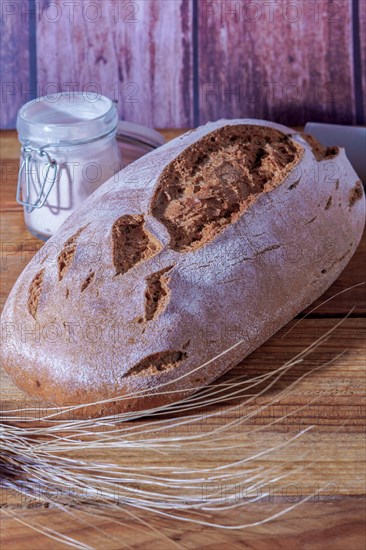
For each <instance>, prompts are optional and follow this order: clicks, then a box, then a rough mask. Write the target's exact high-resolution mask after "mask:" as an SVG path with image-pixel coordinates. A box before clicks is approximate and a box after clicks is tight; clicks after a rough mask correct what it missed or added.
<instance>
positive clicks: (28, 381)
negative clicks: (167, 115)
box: [2, 119, 365, 414]
mask: <svg viewBox="0 0 366 550" xmlns="http://www.w3.org/2000/svg"><path fill="white" fill-rule="evenodd" d="M364 222H365V200H364V192H363V188H362V185H361V182H360V181H359V179H358V177H357V175H356V173H355V172H354V170H353V168H352V166H351V165H350V163H349V161H348V160H347V158H346V156H345V153H344V150H342V149H338V148H336V147H333V148H324V147H322V146H321V145H320V144H319V143H318V142H316V141H315V140H314V139H312V138H311V137H310V136H306V135H304V134H301V133H296V132H294V131H293V130H291V129H289V128H286V127H284V126H280V125H277V124H273V123H269V122H264V121H260V120H242V119H240V120H221V121H218V122H215V123H209V124H207V125H205V126H202V127H200V128H198V129H196V130H194V131H191V132H188V133H186V134H185V135H183V136H181V137H179V138H176V139H175V140H173V141H171V142H169V143H167V144H166V145H164V146H162V147H160V148H159V149H157V150H156V151H154V152H152V153H150V154H148V155H146V156H145V157H142V158H141V159H139V160H138V161H136V162H135V163H133V164H132V165H130V166H128V167H127V168H125V169H124V170H122V171H121V172H120V173H119V174H118V175H117V176H116V177H115V178H112V179H110V180H109V181H108V182H107V183H106V184H104V185H103V186H102V187H100V188H99V189H98V190H97V191H96V192H95V193H94V194H93V195H92V196H91V197H89V198H88V199H87V200H86V202H85V203H84V204H83V205H82V206H81V208H80V209H79V210H78V211H77V212H76V213H75V214H73V215H72V216H71V217H70V218H69V219H68V220H67V221H66V222H65V223H64V224H63V226H62V227H61V229H60V230H59V231H58V232H57V234H56V235H54V236H53V237H52V238H51V239H50V240H49V241H48V242H47V243H46V244H45V245H44V247H43V248H42V249H41V250H40V251H39V252H38V253H37V254H36V256H35V257H34V258H33V259H32V261H31V262H30V263H29V265H28V266H27V267H26V269H25V270H24V272H23V273H22V274H21V276H20V277H19V279H18V281H17V283H16V284H15V286H14V288H13V290H12V292H11V294H10V296H9V298H8V301H7V303H6V305H5V308H4V312H3V318H2V329H3V350H2V356H3V364H4V367H5V369H6V370H7V372H8V373H9V374H10V375H11V376H12V378H13V379H14V381H15V382H16V384H17V385H18V386H19V387H21V388H22V389H24V390H25V391H26V392H28V393H29V394H31V395H32V396H35V397H37V398H40V399H42V400H44V401H46V402H47V403H54V404H57V405H72V404H81V403H89V402H100V403H99V405H98V406H94V407H93V408H92V409H90V411H91V412H90V414H110V413H116V412H125V411H130V410H140V409H149V408H151V407H155V406H159V405H163V404H166V403H169V402H172V401H176V400H179V399H182V398H183V397H185V396H187V395H189V394H192V393H193V392H195V391H197V390H198V389H199V388H202V387H203V386H205V385H206V384H208V383H210V382H212V381H213V380H214V379H216V378H217V377H218V376H220V375H221V374H223V373H224V372H225V371H227V370H228V369H230V368H231V367H233V366H234V365H235V364H237V363H238V362H240V361H241V360H242V359H243V358H244V357H245V356H247V355H248V354H249V353H251V352H252V351H253V350H255V349H256V348H257V347H258V346H259V345H261V344H262V343H263V342H264V341H265V340H267V339H268V338H269V337H270V336H271V335H273V334H274V333H275V332H276V331H278V330H279V329H280V328H281V327H282V326H283V325H285V324H286V323H288V322H289V321H290V320H291V319H292V318H293V317H294V316H295V315H297V314H298V313H299V312H301V311H302V310H303V309H304V308H305V307H307V306H308V305H309V304H310V303H311V302H313V301H314V300H315V299H316V298H318V297H319V296H320V295H321V294H322V293H323V292H324V291H325V290H326V289H327V288H328V287H329V286H330V285H331V284H332V283H333V281H334V280H335V279H336V278H337V277H338V275H339V274H340V272H341V271H342V270H343V269H344V267H345V266H346V264H347V263H348V262H349V260H350V258H351V256H352V255H353V253H354V252H355V250H356V247H357V245H358V243H359V241H360V238H361V235H362V231H363V227H364ZM243 369H245V364H244V363H243ZM117 397H119V399H117ZM114 398H116V399H115V400H114Z"/></svg>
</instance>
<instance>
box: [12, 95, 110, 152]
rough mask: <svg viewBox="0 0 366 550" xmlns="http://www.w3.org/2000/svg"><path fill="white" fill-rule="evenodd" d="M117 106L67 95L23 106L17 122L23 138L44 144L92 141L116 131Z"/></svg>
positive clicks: (103, 99) (96, 97)
mask: <svg viewBox="0 0 366 550" xmlns="http://www.w3.org/2000/svg"><path fill="white" fill-rule="evenodd" d="M117 124H118V114H117V109H116V104H115V103H114V102H113V101H111V100H110V99H108V98H107V97H104V96H101V95H99V94H95V93H89V92H88V93H85V92H71V93H70V92H65V93H59V94H52V95H48V96H44V97H40V98H37V99H34V100H33V101H30V102H29V103H26V104H25V105H23V107H22V108H21V109H20V110H19V113H18V118H17V130H18V134H19V138H20V140H21V141H22V142H24V141H35V142H37V143H40V144H42V145H43V144H51V143H52V144H62V143H65V144H66V143H68V144H72V143H73V142H80V141H84V140H92V139H96V138H99V137H102V136H104V135H107V134H109V133H110V132H112V131H113V130H115V129H116V127H117Z"/></svg>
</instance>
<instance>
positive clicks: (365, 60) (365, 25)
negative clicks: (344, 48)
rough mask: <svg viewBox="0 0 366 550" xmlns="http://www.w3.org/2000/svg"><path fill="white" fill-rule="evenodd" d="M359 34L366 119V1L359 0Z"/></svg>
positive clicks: (365, 119)
mask: <svg viewBox="0 0 366 550" xmlns="http://www.w3.org/2000/svg"><path fill="white" fill-rule="evenodd" d="M358 9H359V17H360V20H359V34H360V53H361V59H360V60H359V62H360V67H359V70H360V72H361V80H362V98H363V119H364V123H365V121H366V2H365V0H359V4H358Z"/></svg>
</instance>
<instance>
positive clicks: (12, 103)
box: [0, 0, 30, 128]
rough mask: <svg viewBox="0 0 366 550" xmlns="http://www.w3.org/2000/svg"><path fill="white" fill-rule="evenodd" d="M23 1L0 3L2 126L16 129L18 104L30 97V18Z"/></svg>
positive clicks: (0, 117) (0, 110) (0, 113)
mask: <svg viewBox="0 0 366 550" xmlns="http://www.w3.org/2000/svg"><path fill="white" fill-rule="evenodd" d="M25 4H26V3H25V2H23V1H22V0H12V1H5V0H3V1H2V2H1V6H0V75H1V102H0V106H1V108H0V128H14V127H15V122H16V115H17V112H18V109H19V107H21V105H22V104H23V103H24V102H25V101H28V100H29V99H30V97H29V87H30V75H29V18H28V17H27V16H26V15H25V14H24V13H23V14H22V11H21V10H22V8H24V7H27V6H26V5H25Z"/></svg>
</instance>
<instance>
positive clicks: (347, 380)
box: [0, 130, 366, 550]
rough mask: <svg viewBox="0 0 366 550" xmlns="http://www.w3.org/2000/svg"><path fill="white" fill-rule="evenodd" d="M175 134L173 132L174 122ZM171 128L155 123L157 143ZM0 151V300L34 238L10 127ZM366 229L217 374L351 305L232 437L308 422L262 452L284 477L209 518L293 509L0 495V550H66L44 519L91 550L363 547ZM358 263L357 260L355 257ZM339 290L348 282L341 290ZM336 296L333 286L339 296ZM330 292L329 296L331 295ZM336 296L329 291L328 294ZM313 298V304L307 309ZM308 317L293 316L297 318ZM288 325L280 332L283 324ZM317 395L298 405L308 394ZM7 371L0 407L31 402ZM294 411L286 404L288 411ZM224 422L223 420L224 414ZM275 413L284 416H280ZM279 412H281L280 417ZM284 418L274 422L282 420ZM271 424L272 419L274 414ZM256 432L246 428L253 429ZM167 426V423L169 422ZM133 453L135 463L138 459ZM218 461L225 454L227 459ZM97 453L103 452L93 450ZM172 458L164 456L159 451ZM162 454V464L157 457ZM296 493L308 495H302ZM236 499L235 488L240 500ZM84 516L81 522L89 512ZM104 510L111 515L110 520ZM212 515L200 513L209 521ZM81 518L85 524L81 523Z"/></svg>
mask: <svg viewBox="0 0 366 550" xmlns="http://www.w3.org/2000/svg"><path fill="white" fill-rule="evenodd" d="M182 131H183V130H182ZM182 131H179V130H170V131H169V130H165V131H163V133H164V134H165V136H166V137H167V138H168V139H169V138H172V137H174V136H176V135H178V134H180V133H181V132H182ZM0 147H1V231H2V233H1V246H2V258H1V260H2V263H1V292H0V296H1V306H3V304H4V302H5V300H6V297H7V295H8V293H9V292H10V290H11V288H12V285H13V284H14V282H15V280H16V278H17V277H18V275H19V274H20V272H21V271H22V269H23V268H24V267H25V266H26V264H27V263H28V262H29V260H30V259H31V257H32V256H33V255H34V254H35V253H36V252H37V250H38V249H39V247H40V246H41V245H42V243H41V242H40V241H38V240H37V239H35V238H34V237H32V235H30V233H28V232H27V230H26V228H25V226H24V222H23V213H22V210H21V208H20V207H19V206H18V205H17V204H16V202H15V200H14V197H15V188H16V179H17V171H18V155H19V145H18V142H17V139H16V134H15V132H1V133H0ZM365 252H366V237H364V238H363V240H362V242H361V244H360V246H359V249H358V251H357V252H356V254H355V256H354V257H353V258H352V260H351V262H350V263H349V265H348V266H347V268H346V269H345V271H344V272H343V273H342V274H341V276H340V277H339V279H338V280H337V281H336V282H335V283H334V284H333V285H332V287H331V288H330V289H329V290H328V291H327V292H326V293H325V295H324V296H322V297H321V299H319V300H318V301H317V302H316V304H314V305H313V306H312V307H311V308H309V310H307V311H306V312H303V313H302V314H301V315H300V316H299V319H300V318H301V320H300V322H299V319H296V320H294V321H292V322H291V323H290V324H289V325H288V326H287V327H285V328H284V329H282V330H281V331H280V332H279V333H277V334H276V335H275V336H274V337H273V338H271V339H270V340H269V341H268V342H267V343H265V344H264V345H263V346H261V348H259V349H258V350H256V351H255V352H254V353H253V354H252V355H251V356H250V357H249V358H247V359H246V360H245V361H243V363H242V364H240V365H238V366H237V367H236V368H235V369H233V371H232V372H231V373H229V375H226V377H227V376H235V375H237V374H239V373H241V372H243V369H245V372H246V373H248V375H253V376H254V375H256V374H258V373H262V372H269V371H271V370H273V369H274V368H276V367H278V366H280V365H281V364H283V363H284V362H285V361H287V360H289V359H291V357H293V356H294V355H295V354H296V353H298V352H300V351H301V350H303V349H304V348H305V347H306V346H307V345H309V344H310V343H312V342H313V341H314V340H315V339H316V338H318V337H319V336H321V335H322V334H324V333H325V332H326V331H327V330H329V329H330V328H332V327H334V326H335V325H336V324H337V323H338V322H339V321H340V320H341V319H342V318H343V317H344V316H345V315H346V314H348V313H349V312H350V311H351V310H352V312H351V314H350V315H349V317H348V318H347V319H346V320H344V321H343V322H342V324H341V325H340V326H339V327H338V328H337V329H336V330H335V331H334V332H333V334H332V335H331V337H330V339H329V340H328V341H327V342H326V343H325V344H323V345H322V346H321V347H320V348H319V349H318V350H317V351H316V352H314V353H313V354H312V355H310V356H309V358H307V359H306V361H304V363H302V364H300V365H297V366H296V367H294V368H293V369H292V370H290V371H289V373H288V374H287V375H286V376H285V377H284V378H283V379H282V380H281V382H280V383H279V384H277V385H276V386H274V387H273V388H271V390H270V391H269V392H267V393H265V394H264V395H263V396H262V397H261V398H260V399H259V400H258V402H257V403H256V405H262V404H265V403H268V402H269V401H271V402H273V404H272V405H271V407H270V408H269V409H268V410H267V412H266V413H265V414H257V415H256V416H254V417H253V420H252V422H251V423H249V424H248V425H246V426H245V427H243V428H242V429H241V430H240V431H239V432H238V433H237V434H236V437H237V440H238V441H243V442H245V443H246V444H247V445H248V446H250V447H251V448H253V449H260V448H265V446H266V445H267V446H268V445H272V444H273V445H276V444H279V443H281V442H283V441H285V440H286V438H287V439H288V438H289V437H291V436H292V435H294V434H296V433H298V432H299V430H301V429H303V428H304V427H306V426H308V425H312V426H314V429H313V431H312V432H311V433H312V435H311V436H309V437H305V438H302V439H301V440H299V442H298V443H297V444H296V446H295V447H290V448H289V449H287V451H286V453H285V454H282V455H281V454H280V455H279V454H274V455H269V456H266V458H265V459H263V460H262V463H261V464H262V465H263V464H264V465H265V466H266V467H268V469H270V468H271V467H273V466H274V465H276V464H277V463H278V464H281V461H282V462H283V463H285V462H286V463H287V462H290V463H291V465H292V466H293V465H296V466H297V468H294V471H293V473H291V472H290V475H289V477H288V478H287V480H286V483H285V484H281V483H279V484H278V486H276V487H273V488H272V493H271V494H270V496H269V497H266V498H263V499H259V501H258V502H257V503H255V504H254V503H252V504H250V505H246V506H244V507H243V508H241V509H240V508H239V509H238V510H236V511H233V510H229V511H227V512H225V513H224V514H221V515H220V518H219V519H220V521H221V522H223V523H225V522H226V523H231V524H232V523H240V524H243V523H255V522H257V521H259V520H261V519H263V518H264V517H269V516H273V515H274V514H276V513H279V512H281V511H282V510H283V509H284V507H286V504H287V505H288V503H291V502H300V501H301V505H299V506H297V507H296V508H294V509H293V510H292V511H290V512H288V513H287V514H286V515H283V516H281V517H279V518H278V519H275V520H273V521H271V522H269V523H265V524H262V525H257V526H255V527H251V528H248V529H245V530H238V529H234V530H222V529H221V530H220V529H216V528H212V527H202V526H199V525H195V524H191V523H187V522H186V523H183V522H181V521H178V520H172V519H169V518H162V517H161V516H158V515H155V514H152V513H145V512H144V513H139V514H138V517H131V516H129V515H128V514H127V513H126V512H125V511H124V510H123V509H121V512H120V513H119V516H118V517H117V516H116V518H117V519H118V521H119V523H116V522H115V521H113V520H112V519H111V518H105V517H101V516H93V517H92V516H91V515H90V514H89V512H90V510H88V509H87V508H86V509H85V512H82V513H79V514H78V516H77V517H73V516H71V515H70V514H69V513H66V511H65V510H62V509H56V508H52V507H48V508H45V507H44V505H42V504H41V503H40V502H37V501H30V500H29V499H21V498H19V497H15V496H14V495H12V494H10V493H9V492H6V491H3V492H2V493H1V504H2V507H3V509H2V523H1V539H0V540H1V548H2V550H15V549H17V550H18V549H19V550H28V549H29V550H31V549H32V550H33V549H36V550H41V549H58V548H60V549H61V548H67V546H66V545H65V544H62V543H58V542H56V541H55V540H52V539H51V538H49V537H47V536H45V535H44V534H41V533H40V532H39V531H35V530H32V529H31V528H30V527H29V526H28V524H32V525H33V526H34V527H35V528H36V529H41V530H42V526H43V527H44V526H46V527H47V528H49V529H52V530H55V531H58V532H60V533H62V534H64V535H67V536H69V537H72V538H75V539H77V540H79V541H82V542H83V543H85V544H87V545H89V546H90V547H92V548H96V549H103V550H104V549H111V550H112V549H113V550H114V549H119V548H133V549H142V548H143V549H149V550H150V549H161V550H165V549H170V548H204V549H205V548H207V549H214V548H219V547H221V546H222V545H225V546H227V547H229V548H233V549H236V548H250V549H256V550H257V549H258V550H259V549H275V548H286V549H287V548H288V549H300V548H301V549H302V548H307V549H319V550H326V549H332V550H338V549H339V550H344V549H345V548H347V549H349V550H361V549H364V548H365V524H364V520H365V503H366V499H365V492H366V491H365V458H366V456H365V454H366V453H365V439H364V421H365V364H366V361H365V358H366V349H365V341H366V340H365V336H366V323H365V317H366V295H365V288H366V287H365V286H364V285H359V286H356V287H354V285H357V284H358V283H362V282H364V281H366V269H365V265H366V262H364V260H365ZM364 264H365V265H364ZM350 287H354V288H352V289H350V290H347V289H349V288H350ZM341 292H342V293H341ZM339 293H341V294H339ZM337 294H339V295H338V296H336V295H337ZM314 306H318V307H317V309H315V310H314V311H312V310H313V308H314ZM305 313H308V315H307V317H306V318H305V319H302V317H303V316H304V314H305ZM290 328H292V330H291V331H290V332H288V330H289V329H290ZM342 352H343V354H342V356H341V357H339V358H338V359H335V360H334V361H333V362H332V364H331V365H329V366H327V367H324V368H322V369H320V370H318V371H316V372H314V373H311V374H309V375H308V376H307V377H306V378H304V379H303V380H301V381H300V382H299V383H298V384H297V385H296V387H295V389H294V390H293V391H292V392H291V393H290V394H289V395H288V396H287V397H279V398H278V399H277V400H276V394H277V393H278V394H279V393H280V391H281V390H282V389H283V388H284V387H286V385H289V384H290V383H292V382H293V381H294V380H296V379H299V378H300V377H301V376H302V375H303V374H305V373H309V371H310V370H311V369H312V368H313V367H314V366H318V365H321V364H322V363H325V362H328V361H330V360H332V359H334V358H335V357H336V356H338V355H339V354H340V353H342ZM317 396H319V397H320V398H319V399H318V400H317V401H316V402H315V403H312V404H309V403H310V401H311V400H313V399H314V397H317ZM31 402H32V401H31V399H30V398H29V397H27V396H26V395H25V394H23V392H21V391H20V390H18V389H17V388H16V387H15V386H14V384H13V383H12V382H11V381H10V379H9V378H8V376H7V375H6V374H5V373H4V372H3V371H2V372H1V403H2V409H3V411H5V414H6V410H9V408H16V407H20V406H22V405H24V404H25V403H31ZM301 407H304V408H302V409H301V410H299V411H297V412H296V410H297V409H300V408H301ZM228 415H229V416H228V418H226V420H228V421H230V413H228ZM286 415H287V416H286ZM288 415H289V416H288ZM285 416H286V418H284V417H285ZM281 418H282V420H281V421H278V422H276V423H273V421H275V420H280V419H281ZM254 425H255V426H256V427H258V426H260V427H262V429H261V430H260V431H257V432H256V435H255V438H253V436H252V435H251V429H252V428H253V426H254ZM172 433H174V430H172ZM144 456H145V455H144V454H143V455H142V456H141V463H140V466H141V470H143V468H144V462H145V463H147V462H146V461H147V460H148V458H147V456H148V453H146V458H144ZM228 457H229V453H226V452H225V451H219V452H218V454H217V455H216V456H215V457H214V459H215V460H216V461H222V462H225V460H227V459H228ZM230 458H233V457H232V456H230ZM105 459H106V460H108V456H106V457H105ZM159 460H160V462H161V461H165V463H166V464H170V465H173V464H174V462H172V459H171V457H170V458H169V457H167V458H164V457H163V458H161V457H160V458H159ZM184 460H186V461H191V462H192V463H194V464H197V465H202V467H204V466H207V465H209V464H210V463H211V462H210V461H212V457H210V456H205V455H204V454H203V453H194V452H191V453H189V452H186V453H185V456H184ZM169 461H170V462H169ZM306 497H310V498H309V499H308V500H306V501H305V500H304V499H306ZM243 499H244V496H243ZM91 518H92V519H91ZM116 518H115V519H116ZM213 518H214V516H212V518H211V519H213ZM90 522H91V523H92V526H91V525H90Z"/></svg>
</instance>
